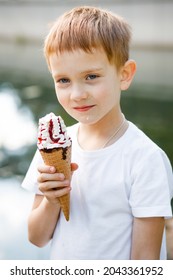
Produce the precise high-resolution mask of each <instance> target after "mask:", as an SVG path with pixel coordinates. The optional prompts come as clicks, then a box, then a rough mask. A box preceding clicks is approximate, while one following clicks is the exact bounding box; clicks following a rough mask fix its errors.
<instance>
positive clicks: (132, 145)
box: [126, 122, 167, 161]
mask: <svg viewBox="0 0 173 280" xmlns="http://www.w3.org/2000/svg"><path fill="white" fill-rule="evenodd" d="M126 150H127V153H129V155H130V154H131V156H134V157H135V158H136V159H137V160H139V161H141V160H144V159H147V158H151V157H154V156H157V155H158V156H159V157H167V156H166V154H165V152H164V151H163V150H162V149H161V148H160V147H159V146H158V145H157V144H156V143H155V142H154V141H153V140H152V139H151V138H149V137H148V136H147V135H146V134H145V133H144V132H143V131H142V130H141V129H140V128H138V127H137V126H136V125H135V124H133V123H132V122H129V129H128V136H127V145H126Z"/></svg>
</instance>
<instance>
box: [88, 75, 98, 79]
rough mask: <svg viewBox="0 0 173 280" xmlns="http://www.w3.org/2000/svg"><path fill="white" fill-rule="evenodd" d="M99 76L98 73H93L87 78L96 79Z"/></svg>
mask: <svg viewBox="0 0 173 280" xmlns="http://www.w3.org/2000/svg"><path fill="white" fill-rule="evenodd" d="M97 77H98V76H97V75H95V74H91V75H88V76H87V80H94V79H96V78H97Z"/></svg>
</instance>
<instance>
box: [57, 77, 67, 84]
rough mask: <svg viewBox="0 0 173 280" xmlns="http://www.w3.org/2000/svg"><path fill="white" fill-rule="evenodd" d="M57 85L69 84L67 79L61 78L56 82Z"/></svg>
mask: <svg viewBox="0 0 173 280" xmlns="http://www.w3.org/2000/svg"><path fill="white" fill-rule="evenodd" d="M57 83H60V84H67V83H69V79H67V78H62V79H59V80H58V81H57Z"/></svg>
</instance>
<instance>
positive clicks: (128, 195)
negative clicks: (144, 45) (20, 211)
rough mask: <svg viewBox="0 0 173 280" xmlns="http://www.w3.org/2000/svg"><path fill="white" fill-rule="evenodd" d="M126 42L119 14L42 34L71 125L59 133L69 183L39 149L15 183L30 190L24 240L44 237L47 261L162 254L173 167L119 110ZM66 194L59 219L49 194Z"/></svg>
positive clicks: (85, 18) (84, 18) (85, 15)
mask: <svg viewBox="0 0 173 280" xmlns="http://www.w3.org/2000/svg"><path fill="white" fill-rule="evenodd" d="M129 41H130V28H129V25H128V24H127V23H126V22H125V21H124V20H123V19H122V18H121V17H119V16H117V15H113V14H111V13H109V12H107V11H104V10H101V9H98V8H94V7H79V8H74V9H73V10H71V11H70V12H68V13H66V14H64V15H63V16H62V17H60V18H59V19H58V20H57V22H55V23H54V25H53V27H52V29H51V30H50V33H49V34H48V36H47V38H46V41H45V49H44V50H45V55H46V59H47V62H48V65H49V69H50V72H51V74H52V77H53V80H54V83H55V89H56V94H57V98H58V101H59V102H60V104H61V105H62V106H63V107H64V109H65V110H66V111H67V112H68V113H69V114H70V115H71V116H72V117H73V118H75V119H76V120H77V121H78V123H77V124H75V125H74V126H72V127H70V128H69V129H68V133H69V135H70V136H71V138H72V143H73V144H72V162H73V163H72V165H71V168H72V172H73V176H72V180H71V182H69V181H68V180H66V179H65V178H64V175H63V174H59V173H57V172H56V170H55V168H54V167H53V166H45V165H44V164H43V162H42V160H41V157H40V155H39V153H38V152H37V153H36V155H35V157H34V160H33V162H32V164H31V167H30V169H29V171H28V174H27V176H26V178H25V180H24V182H23V186H24V187H25V188H28V189H33V190H34V191H35V193H36V195H35V200H34V204H33V209H32V211H31V214H30V217H29V225H28V231H29V239H30V241H31V242H32V243H33V244H35V245H37V246H44V245H45V244H47V242H49V241H50V240H51V239H52V245H51V259H160V258H163V259H164V258H166V251H165V236H164V217H168V216H171V215H172V213H171V206H170V198H171V195H172V171H171V166H170V163H169V161H168V159H167V157H166V155H165V153H164V152H163V151H162V150H161V149H160V148H159V147H158V146H157V145H156V144H154V143H153V142H152V141H151V140H150V139H149V138H148V137H147V136H146V135H145V134H144V133H143V132H142V131H140V130H139V129H138V128H137V127H136V126H135V125H134V124H132V123H131V122H129V121H127V120H126V119H125V117H124V115H123V114H122V112H121V108H120V94H121V91H122V90H126V89H128V87H129V86H130V84H131V82H132V79H133V77H134V74H135V71H136V64H135V62H134V61H133V60H129ZM37 168H38V171H39V172H38V176H37V171H36V170H37ZM62 187H63V188H62ZM70 191H71V210H70V221H69V222H66V221H65V219H64V217H63V215H62V214H61V213H60V207H59V204H58V197H60V196H62V195H64V194H66V193H68V192H70ZM160 252H161V253H160Z"/></svg>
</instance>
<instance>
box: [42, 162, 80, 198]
mask: <svg viewBox="0 0 173 280" xmlns="http://www.w3.org/2000/svg"><path fill="white" fill-rule="evenodd" d="M77 169H78V165H77V164H76V163H72V164H71V171H72V172H73V171H75V170H77ZM38 171H39V173H40V174H39V176H38V178H37V181H38V184H39V186H38V187H39V190H40V191H41V192H42V193H43V194H44V196H45V197H46V198H47V200H48V201H49V202H51V203H57V202H58V197H60V196H63V195H65V194H67V193H68V192H70V190H71V187H70V181H69V180H66V179H65V177H64V174H62V173H57V172H56V169H55V167H53V166H47V165H41V166H39V167H38Z"/></svg>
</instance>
